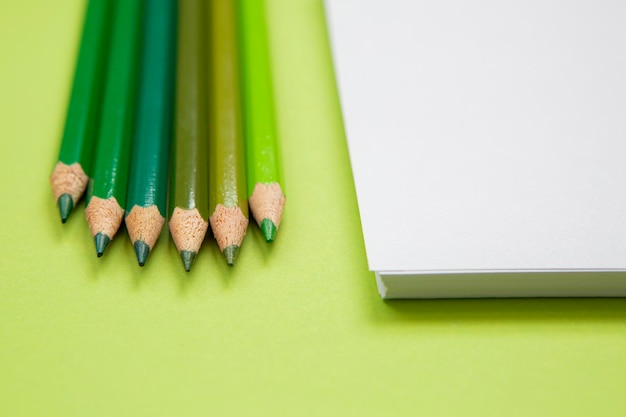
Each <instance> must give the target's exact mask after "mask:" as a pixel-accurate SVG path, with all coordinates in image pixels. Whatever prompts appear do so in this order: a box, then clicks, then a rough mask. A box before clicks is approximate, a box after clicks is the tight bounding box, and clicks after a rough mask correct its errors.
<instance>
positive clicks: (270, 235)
mask: <svg viewBox="0 0 626 417" xmlns="http://www.w3.org/2000/svg"><path fill="white" fill-rule="evenodd" d="M260 227H261V233H263V237H264V238H265V241H266V242H267V243H271V242H273V241H274V237H276V225H275V224H274V222H273V221H271V220H270V219H263V220H262V221H261V224H260Z"/></svg>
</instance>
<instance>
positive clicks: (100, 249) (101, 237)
mask: <svg viewBox="0 0 626 417" xmlns="http://www.w3.org/2000/svg"><path fill="white" fill-rule="evenodd" d="M93 241H94V242H95V243H96V253H97V254H98V258H100V257H101V256H102V255H103V254H104V251H105V249H106V248H107V246H108V245H109V242H110V241H111V238H110V237H109V236H107V235H105V234H104V233H96V235H95V236H94V237H93Z"/></svg>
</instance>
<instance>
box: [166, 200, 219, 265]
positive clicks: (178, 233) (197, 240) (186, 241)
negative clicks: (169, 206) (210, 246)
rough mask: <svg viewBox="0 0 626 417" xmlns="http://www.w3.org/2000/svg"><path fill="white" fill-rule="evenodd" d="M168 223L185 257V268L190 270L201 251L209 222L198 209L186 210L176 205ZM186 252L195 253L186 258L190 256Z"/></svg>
mask: <svg viewBox="0 0 626 417" xmlns="http://www.w3.org/2000/svg"><path fill="white" fill-rule="evenodd" d="M168 224H169V228H170V234H171V235H172V240H173V241H174V244H175V245H176V249H178V252H180V254H181V256H182V257H183V264H184V265H185V270H187V271H188V270H189V269H188V268H189V267H191V263H192V262H193V259H194V258H195V256H196V254H197V253H198V252H199V251H200V246H202V241H203V240H204V236H205V235H206V231H207V229H208V227H209V222H207V221H206V220H204V219H203V218H202V216H201V215H200V212H199V211H198V209H195V208H194V209H191V210H184V209H181V208H180V207H176V208H174V212H173V213H172V218H171V219H170V221H169V223H168ZM186 252H189V253H193V257H191V259H189V260H186V258H189V257H190V255H184V253H186Z"/></svg>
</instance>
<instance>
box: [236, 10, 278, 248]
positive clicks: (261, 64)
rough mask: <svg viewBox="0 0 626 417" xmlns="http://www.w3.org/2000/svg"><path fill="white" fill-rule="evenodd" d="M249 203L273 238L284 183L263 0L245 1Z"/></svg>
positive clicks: (243, 40) (266, 234) (242, 27)
mask: <svg viewBox="0 0 626 417" xmlns="http://www.w3.org/2000/svg"><path fill="white" fill-rule="evenodd" d="M238 6H239V8H238V15H239V22H240V24H239V43H240V50H241V59H242V82H243V114H244V118H243V120H244V137H245V143H246V168H247V173H248V174H247V175H248V202H249V204H250V210H251V211H252V215H253V216H254V219H255V220H256V222H257V223H258V225H259V227H260V228H261V232H262V233H263V236H264V237H265V240H266V241H267V242H272V241H273V240H274V237H275V235H276V231H277V230H278V227H279V226H280V220H281V218H282V215H283V209H284V206H285V195H284V184H283V180H282V175H281V170H280V157H279V151H278V144H277V140H276V121H275V116H274V91H273V89H272V75H271V71H270V54H269V44H268V38H267V24H266V19H265V8H264V1H263V0H239V4H238Z"/></svg>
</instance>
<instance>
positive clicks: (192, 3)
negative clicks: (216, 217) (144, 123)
mask: <svg viewBox="0 0 626 417" xmlns="http://www.w3.org/2000/svg"><path fill="white" fill-rule="evenodd" d="M204 19H205V12H204V1H203V0H180V1H179V4H178V43H177V45H178V46H177V68H176V115H175V133H174V134H175V140H174V149H173V151H174V158H173V167H172V182H171V190H170V215H171V213H172V212H173V210H174V208H175V207H179V208H182V209H194V208H197V209H198V211H199V212H200V215H201V216H202V217H203V218H204V219H208V217H209V210H208V175H207V158H208V154H207V130H206V118H207V114H206V87H205V85H206V80H205V54H206V50H205V49H206V42H205V33H204V31H203V27H204V24H203V23H204Z"/></svg>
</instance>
